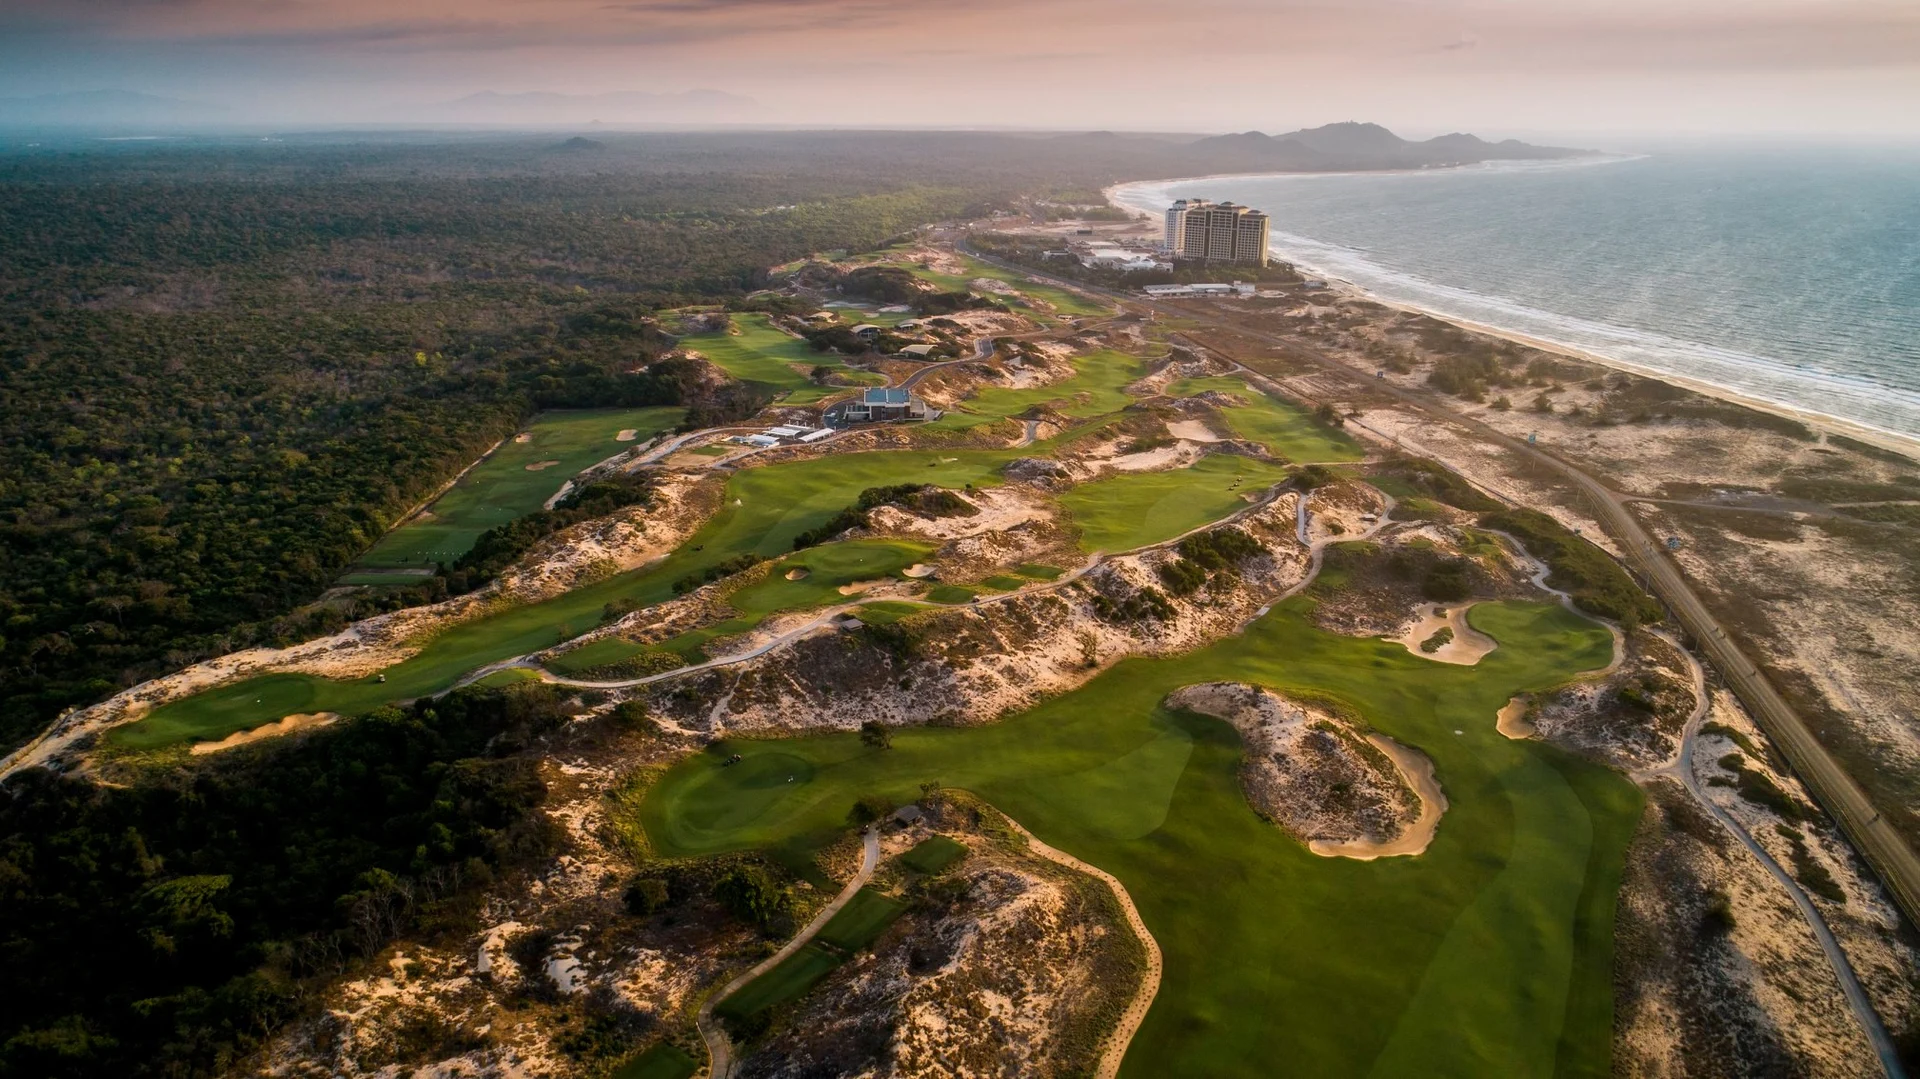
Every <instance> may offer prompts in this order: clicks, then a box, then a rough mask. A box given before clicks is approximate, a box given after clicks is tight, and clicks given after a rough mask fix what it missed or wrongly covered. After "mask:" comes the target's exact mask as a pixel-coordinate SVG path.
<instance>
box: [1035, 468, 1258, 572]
mask: <svg viewBox="0 0 1920 1079" xmlns="http://www.w3.org/2000/svg"><path fill="white" fill-rule="evenodd" d="M1286 478H1287V470H1286V469H1285V468H1282V467H1281V466H1279V465H1277V464H1274V463H1272V462H1270V461H1261V460H1256V459H1255V458H1252V457H1237V456H1234V455H1232V454H1224V453H1220V454H1213V455H1211V456H1207V457H1202V458H1201V459H1200V460H1199V461H1197V462H1196V463H1194V464H1193V465H1192V466H1191V467H1188V468H1179V469H1174V470H1172V471H1169V472H1122V473H1119V474H1116V475H1112V476H1107V477H1105V478H1103V479H1097V480H1094V481H1093V482H1091V483H1083V484H1081V485H1079V486H1078V487H1074V488H1071V489H1069V490H1067V491H1066V492H1064V493H1063V494H1061V496H1060V504H1061V505H1062V506H1065V507H1066V508H1067V512H1068V513H1070V514H1072V515H1073V522H1074V523H1075V524H1077V525H1079V526H1080V546H1081V548H1082V549H1083V550H1087V551H1129V550H1132V549H1133V548H1135V547H1143V546H1146V545H1147V544H1150V543H1159V542H1160V541H1162V540H1168V539H1172V538H1173V537H1175V536H1177V535H1179V534H1180V533H1182V532H1185V531H1187V530H1189V529H1194V528H1199V527H1200V526H1201V525H1204V524H1206V523H1207V522H1209V521H1217V520H1219V519H1220V518H1222V517H1225V516H1227V515H1229V514H1231V513H1233V512H1235V511H1236V510H1242V509H1245V508H1246V507H1247V500H1246V496H1247V495H1250V494H1254V493H1257V492H1259V491H1262V490H1264V489H1266V488H1267V487H1270V486H1272V485H1273V484H1276V483H1279V482H1280V481H1281V480H1284V479H1286Z"/></svg>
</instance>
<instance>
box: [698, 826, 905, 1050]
mask: <svg viewBox="0 0 1920 1079" xmlns="http://www.w3.org/2000/svg"><path fill="white" fill-rule="evenodd" d="M879 864H880V830H879V829H878V828H868V829H867V830H866V833H865V835H864V837H863V839H862V841H861V846H860V869H859V871H858V872H856V873H854V875H853V879H852V880H850V881H848V882H847V886H846V887H845V888H842V889H840V894H839V895H837V896H834V897H833V902H831V903H828V904H827V905H826V906H824V907H821V908H820V913H818V914H816V915H814V916H813V920H812V921H810V922H808V923H807V924H806V925H805V926H804V927H803V928H802V929H801V930H800V932H798V933H796V934H794V937H793V939H792V940H790V941H788V942H787V943H786V946H785V947H783V948H781V949H780V950H779V951H777V952H775V953H773V954H772V955H770V956H768V957H766V958H765V959H762V960H761V961H760V962H758V963H755V964H754V965H753V967H752V969H750V970H748V971H747V972H746V973H745V974H742V975H740V976H739V977H738V978H735V979H734V980H732V981H730V982H728V983H727V984H726V985H723V986H721V987H720V991H719V992H717V993H714V994H713V995H711V996H709V997H707V999H706V1001H705V1002H704V1003H702V1004H701V1005H700V1011H699V1013H698V1014H697V1015H696V1016H695V1017H694V1025H695V1026H696V1027H698V1028H699V1029H700V1037H701V1038H702V1039H703V1040H704V1041H705V1042H706V1043H707V1058H708V1060H709V1064H708V1065H707V1076H708V1079H727V1077H728V1076H729V1075H731V1074H732V1073H733V1042H732V1041H730V1040H728V1038H727V1032H726V1031H724V1030H722V1029H720V1024H718V1023H716V1022H714V1021H713V1009H714V1006H715V1005H717V1004H719V1003H720V1002H721V1001H724V1000H726V999H727V998H728V997H730V996H732V995H733V994H734V993H736V992H738V991H739V990H740V987H741V986H743V985H746V984H747V983H748V982H750V981H752V980H754V979H755V978H758V977H759V976H760V975H762V974H765V973H766V972H767V971H769V970H772V969H773V968H774V967H777V966H779V965H780V961H781V960H783V959H785V958H786V957H788V956H790V955H792V954H793V953H795V952H797V951H799V950H800V949H801V948H804V947H806V945H807V942H808V941H810V940H812V939H813V938H814V937H815V936H816V935H818V934H819V932H820V930H822V929H824V928H826V925H827V923H828V922H830V921H832V920H833V916H834V915H836V914H838V913H840V908H841V907H844V906H846V905H847V904H848V903H850V902H852V901H853V896H854V893H856V892H858V891H859V890H860V889H862V888H864V887H866V886H867V882H868V881H870V880H872V879H873V870H874V867H876V866H878V865H879Z"/></svg>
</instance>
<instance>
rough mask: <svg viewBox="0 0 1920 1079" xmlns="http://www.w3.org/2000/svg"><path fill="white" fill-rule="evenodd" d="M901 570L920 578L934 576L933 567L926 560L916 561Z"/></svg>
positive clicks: (909, 575) (910, 575)
mask: <svg viewBox="0 0 1920 1079" xmlns="http://www.w3.org/2000/svg"><path fill="white" fill-rule="evenodd" d="M900 572H902V573H904V574H906V575H907V576H908V577H913V578H916V579H919V578H924V577H931V576H933V567H932V566H929V565H927V564H926V563H925V562H915V563H914V564H913V565H911V566H908V567H907V568H906V569H904V570H901V571H900Z"/></svg>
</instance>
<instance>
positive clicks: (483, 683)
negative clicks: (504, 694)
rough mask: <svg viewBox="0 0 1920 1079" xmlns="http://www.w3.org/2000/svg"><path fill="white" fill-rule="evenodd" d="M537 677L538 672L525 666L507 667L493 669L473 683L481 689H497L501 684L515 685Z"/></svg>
mask: <svg viewBox="0 0 1920 1079" xmlns="http://www.w3.org/2000/svg"><path fill="white" fill-rule="evenodd" d="M539 677H540V676H539V675H538V674H535V673H534V672H532V671H530V670H528V669H526V668H525V667H508V668H507V669H506V670H503V671H495V672H493V673H492V674H490V675H487V676H486V677H485V678H482V679H480V680H479V681H477V682H475V683H474V685H476V686H479V687H480V688H481V689H499V688H501V687H503V686H511V685H517V684H518V683H521V682H532V681H537V680H538V679H539Z"/></svg>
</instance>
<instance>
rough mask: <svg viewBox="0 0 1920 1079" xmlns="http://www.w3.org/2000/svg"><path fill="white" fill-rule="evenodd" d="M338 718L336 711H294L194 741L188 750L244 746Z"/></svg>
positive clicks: (215, 750) (202, 751)
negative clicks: (209, 739)
mask: <svg viewBox="0 0 1920 1079" xmlns="http://www.w3.org/2000/svg"><path fill="white" fill-rule="evenodd" d="M339 718H340V713H338V712H295V713H294V714H292V715H290V716H286V717H283V718H281V719H279V720H276V721H274V722H272V723H268V724H264V725H262V726H259V727H255V728H253V729H252V730H250V731H235V732H233V733H232V734H229V735H227V736H226V737H225V738H222V739H220V740H219V741H218V742H195V743H193V748H192V749H190V750H188V752H190V753H191V754H193V755H194V756H196V757H200V756H205V755H206V754H208V753H218V752H220V751H222V750H226V749H233V748H236V747H238V746H244V745H246V744H248V743H249V742H259V741H263V740H265V739H268V738H277V737H279V736H281V735H283V734H292V733H293V732H295V731H298V730H305V729H306V728H308V727H324V726H326V725H327V724H329V723H332V722H334V721H335V720H337V719H339Z"/></svg>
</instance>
